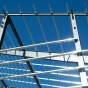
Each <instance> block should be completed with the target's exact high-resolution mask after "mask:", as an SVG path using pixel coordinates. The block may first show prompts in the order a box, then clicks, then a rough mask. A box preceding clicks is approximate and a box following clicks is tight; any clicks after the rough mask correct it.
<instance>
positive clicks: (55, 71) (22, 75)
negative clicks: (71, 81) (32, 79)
mask: <svg viewBox="0 0 88 88" xmlns="http://www.w3.org/2000/svg"><path fill="white" fill-rule="evenodd" d="M84 68H88V66H83V67H73V68H67V69H57V70H50V71H43V72H36V73H30V74H20V75H13V76H8V77H3V78H0V80H7V79H12V78H20V77H26V76H36V75H42V74H50V73H58V72H64V71H73V70H78V69H84Z"/></svg>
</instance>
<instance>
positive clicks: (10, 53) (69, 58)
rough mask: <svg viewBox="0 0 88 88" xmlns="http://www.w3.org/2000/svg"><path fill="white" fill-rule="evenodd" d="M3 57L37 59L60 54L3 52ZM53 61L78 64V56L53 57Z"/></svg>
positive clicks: (19, 51) (18, 51) (20, 51)
mask: <svg viewBox="0 0 88 88" xmlns="http://www.w3.org/2000/svg"><path fill="white" fill-rule="evenodd" d="M1 54H3V55H10V56H20V57H26V58H36V57H41V56H48V55H55V54H58V53H52V52H38V51H26V50H25V51H22V50H11V51H6V52H1ZM45 59H47V60H50V58H45ZM51 60H57V61H67V60H68V62H78V60H77V55H70V57H69V55H64V57H63V56H59V58H58V57H51Z"/></svg>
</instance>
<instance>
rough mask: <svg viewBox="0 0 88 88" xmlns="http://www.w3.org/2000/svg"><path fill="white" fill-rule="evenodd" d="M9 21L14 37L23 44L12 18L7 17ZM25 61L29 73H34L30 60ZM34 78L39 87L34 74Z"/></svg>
mask: <svg viewBox="0 0 88 88" xmlns="http://www.w3.org/2000/svg"><path fill="white" fill-rule="evenodd" d="M9 23H10V26H11V28H12V30H13V32H14V34H15V36H16V39H17V41H18V43H19V45H20V46H23V44H22V41H21V39H20V37H19V35H18V33H17V31H16V28H15V26H14V24H13V22H12V20H11V18H10V17H9ZM22 50H23V51H25V49H22ZM24 55H25V54H24ZM24 58H25V56H24ZM25 59H27V58H25ZM26 63H27V65H28V67H29V69H30V71H31V73H34V70H33V68H32V66H31V64H30V62H29V61H26ZM34 80H35V82H36V83H37V85H38V87H39V88H41V85H40V83H39V81H38V79H37V77H36V76H34Z"/></svg>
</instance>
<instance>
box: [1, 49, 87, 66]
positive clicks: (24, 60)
mask: <svg viewBox="0 0 88 88" xmlns="http://www.w3.org/2000/svg"><path fill="white" fill-rule="evenodd" d="M81 52H88V50H81V51H74V52H68V53H61V54H54V55H47V56H41V57H35V58H27V59H20V60H13V61H7V62H2V63H0V65H5V64H12V63H18V62H26V61H32V60H38V59H45V58H50V57H58V56H64V55H74V54H79V53H81ZM77 59H78V58H77Z"/></svg>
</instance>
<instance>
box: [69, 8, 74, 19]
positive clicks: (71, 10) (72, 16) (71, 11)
mask: <svg viewBox="0 0 88 88" xmlns="http://www.w3.org/2000/svg"><path fill="white" fill-rule="evenodd" d="M70 12H71V14H72V19H73V20H74V16H73V10H72V9H71V10H70Z"/></svg>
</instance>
